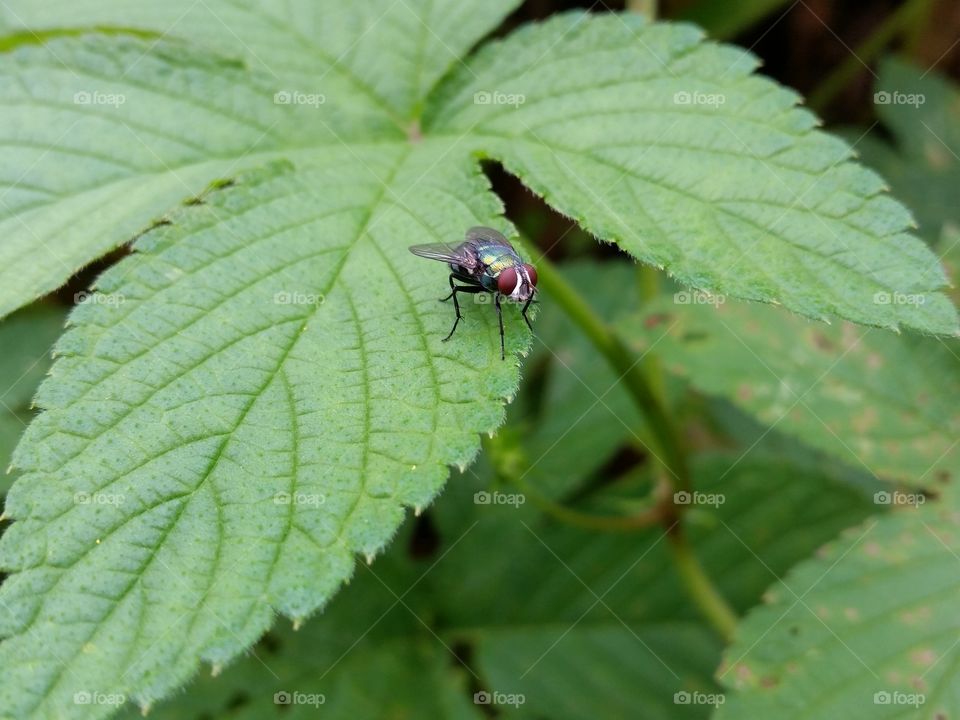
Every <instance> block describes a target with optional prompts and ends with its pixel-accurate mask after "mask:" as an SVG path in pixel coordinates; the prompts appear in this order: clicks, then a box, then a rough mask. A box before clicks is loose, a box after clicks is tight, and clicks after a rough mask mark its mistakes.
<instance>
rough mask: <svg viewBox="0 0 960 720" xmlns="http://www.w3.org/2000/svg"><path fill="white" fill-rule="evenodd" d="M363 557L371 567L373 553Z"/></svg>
mask: <svg viewBox="0 0 960 720" xmlns="http://www.w3.org/2000/svg"><path fill="white" fill-rule="evenodd" d="M364 557H365V558H366V560H367V565H373V558H374V557H376V556H375V555H374V554H373V553H366V555H364Z"/></svg>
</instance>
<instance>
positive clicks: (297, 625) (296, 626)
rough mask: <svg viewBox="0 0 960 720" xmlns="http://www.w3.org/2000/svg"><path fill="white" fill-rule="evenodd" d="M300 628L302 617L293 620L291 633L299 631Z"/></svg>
mask: <svg viewBox="0 0 960 720" xmlns="http://www.w3.org/2000/svg"><path fill="white" fill-rule="evenodd" d="M302 627H303V618H302V617H295V618H294V619H293V631H294V632H296V631H297V630H299V629H300V628H302Z"/></svg>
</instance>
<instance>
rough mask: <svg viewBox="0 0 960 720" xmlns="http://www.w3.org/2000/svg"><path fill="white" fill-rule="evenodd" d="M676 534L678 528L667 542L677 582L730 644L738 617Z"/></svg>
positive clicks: (674, 529) (689, 546) (680, 536)
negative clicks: (677, 576) (675, 570)
mask: <svg viewBox="0 0 960 720" xmlns="http://www.w3.org/2000/svg"><path fill="white" fill-rule="evenodd" d="M678 530H680V526H679V525H676V526H674V528H673V529H672V530H671V531H670V532H669V535H668V539H669V544H670V549H671V550H672V553H673V560H674V563H675V564H676V566H677V572H678V573H679V575H680V579H681V581H682V582H683V584H684V587H686V588H687V592H688V594H689V595H690V597H691V598H693V601H694V602H695V603H696V604H697V607H698V608H699V609H700V612H701V613H703V616H704V617H705V618H706V619H707V620H709V621H710V624H711V625H713V627H714V628H715V629H716V630H717V632H719V633H720V636H721V637H722V638H723V639H724V641H725V642H727V643H730V642H731V641H732V640H733V636H734V633H735V632H736V629H737V616H736V614H735V613H734V612H733V610H732V609H731V608H730V606H729V605H728V604H727V601H726V600H725V599H724V598H723V596H722V595H721V594H720V593H719V591H718V590H717V588H716V587H715V586H714V584H713V583H712V582H711V581H710V578H709V577H708V576H707V574H706V572H704V570H703V566H702V565H701V564H700V561H699V560H697V557H696V555H694V553H693V548H692V547H691V545H690V542H689V541H688V540H687V537H686V535H685V534H684V533H683V532H677V531H678Z"/></svg>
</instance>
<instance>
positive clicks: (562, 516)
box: [512, 478, 664, 532]
mask: <svg viewBox="0 0 960 720" xmlns="http://www.w3.org/2000/svg"><path fill="white" fill-rule="evenodd" d="M512 481H513V482H514V483H515V484H516V485H517V486H518V487H519V488H520V489H521V490H522V491H523V493H524V495H527V496H529V497H530V499H531V500H532V501H533V504H534V505H536V506H537V507H538V508H540V510H542V511H543V512H544V513H545V514H547V515H549V516H550V517H552V518H554V519H556V520H559V521H560V522H563V523H566V524H568V525H574V526H576V527H582V528H586V529H588V530H600V531H603V532H635V531H637V530H642V529H644V528H649V527H653V526H655V525H659V524H661V523H662V522H663V518H664V514H663V508H662V506H661V505H660V504H659V503H658V504H656V505H654V506H652V507H650V508H646V509H645V510H643V511H642V512H639V513H634V514H633V515H619V516H618V515H594V514H592V513H585V512H581V511H579V510H574V509H573V508H570V507H567V506H566V505H561V504H560V503H557V502H554V501H553V500H551V499H550V498H548V497H547V496H546V495H542V494H541V493H539V492H538V491H537V490H535V489H534V488H533V487H531V486H530V485H529V484H527V483H525V482H524V481H523V479H522V478H512Z"/></svg>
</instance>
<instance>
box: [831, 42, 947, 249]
mask: <svg viewBox="0 0 960 720" xmlns="http://www.w3.org/2000/svg"><path fill="white" fill-rule="evenodd" d="M874 90H875V93H874V96H873V101H874V108H875V109H876V112H877V116H878V118H879V119H880V122H881V123H883V126H884V127H885V128H886V129H887V131H888V132H889V134H890V136H891V139H892V142H888V141H887V140H884V139H882V138H881V137H879V135H880V134H879V133H878V132H872V133H870V134H869V135H867V137H865V138H862V139H861V140H860V142H858V143H857V152H858V153H859V155H860V156H861V158H862V159H863V161H864V162H865V163H867V164H868V165H870V166H871V167H873V168H876V170H877V171H878V172H879V173H880V174H882V175H883V176H884V178H886V179H887V180H888V181H889V182H890V185H891V187H892V188H893V191H894V192H895V193H897V196H898V197H900V198H902V199H903V200H904V201H905V202H906V203H907V205H908V206H909V207H910V209H911V210H913V212H914V213H915V214H916V216H917V222H918V223H919V225H920V228H919V232H920V233H921V234H922V235H923V237H924V238H926V239H927V240H928V241H929V242H930V243H931V244H936V243H937V242H938V241H940V239H941V238H942V236H943V233H944V229H945V226H947V225H952V226H953V227H954V228H958V229H960V208H958V205H957V187H958V185H960V159H958V155H960V89H958V88H957V86H956V85H955V84H954V83H951V82H950V81H949V80H948V79H947V78H946V77H944V76H943V75H940V74H939V73H937V72H935V71H924V70H923V69H922V68H917V67H915V66H913V65H910V64H908V63H905V62H902V61H900V60H895V59H892V58H889V59H887V60H884V61H883V62H882V63H881V64H880V78H879V80H877V83H876V87H875V88H874ZM861 134H862V133H860V132H855V131H850V132H848V133H847V135H848V136H853V135H856V136H857V137H859V136H860V135H861Z"/></svg>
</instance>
